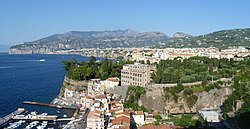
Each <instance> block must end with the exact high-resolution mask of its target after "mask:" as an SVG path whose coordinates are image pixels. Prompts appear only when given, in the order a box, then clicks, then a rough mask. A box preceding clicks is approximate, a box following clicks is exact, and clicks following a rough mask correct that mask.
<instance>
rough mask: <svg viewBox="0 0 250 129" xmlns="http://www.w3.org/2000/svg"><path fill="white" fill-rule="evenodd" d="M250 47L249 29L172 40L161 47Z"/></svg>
mask: <svg viewBox="0 0 250 129" xmlns="http://www.w3.org/2000/svg"><path fill="white" fill-rule="evenodd" d="M229 46H250V28H248V29H233V30H222V31H217V32H213V33H209V34H205V35H200V36H194V37H190V36H189V37H187V36H186V37H179V38H172V39H171V40H170V41H168V42H167V43H166V44H165V46H162V47H181V48H184V47H218V48H227V47H229Z"/></svg>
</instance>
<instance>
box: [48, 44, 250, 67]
mask: <svg viewBox="0 0 250 129" xmlns="http://www.w3.org/2000/svg"><path fill="white" fill-rule="evenodd" d="M49 54H80V55H83V56H95V57H104V58H118V57H122V58H124V59H128V60H136V61H144V62H145V63H146V62H147V61H149V62H150V63H155V62H156V63H157V62H159V61H160V60H166V59H170V60H173V59H174V58H178V57H180V58H183V59H187V58H190V57H193V56H203V57H208V58H216V59H222V58H227V59H230V58H237V57H239V59H240V57H246V56H249V54H250V49H249V48H248V47H244V46H239V47H229V48H227V49H220V48H215V47H209V48H165V49H153V48H105V49H98V48H89V49H81V50H60V51H55V52H53V53H49Z"/></svg>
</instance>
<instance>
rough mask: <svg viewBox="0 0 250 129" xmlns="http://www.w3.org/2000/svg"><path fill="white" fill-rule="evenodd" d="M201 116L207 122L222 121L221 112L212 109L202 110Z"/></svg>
mask: <svg viewBox="0 0 250 129" xmlns="http://www.w3.org/2000/svg"><path fill="white" fill-rule="evenodd" d="M199 113H200V114H201V117H202V118H203V119H204V120H205V121H207V122H220V119H219V116H220V115H219V113H218V112H216V111H212V110H201V111H199Z"/></svg>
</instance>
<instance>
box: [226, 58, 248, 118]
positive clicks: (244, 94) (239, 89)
mask: <svg viewBox="0 0 250 129" xmlns="http://www.w3.org/2000/svg"><path fill="white" fill-rule="evenodd" d="M233 88H234V89H235V90H234V91H233V93H232V95H231V96H229V97H228V99H227V100H226V101H225V103H224V104H223V111H224V115H225V116H226V117H229V116H228V113H230V112H233V111H235V109H236V104H237V102H238V101H243V102H244V104H243V105H242V107H241V109H240V110H239V111H238V113H239V114H243V113H247V112H250V59H246V60H244V61H241V62H238V63H237V70H236V73H235V77H234V84H233Z"/></svg>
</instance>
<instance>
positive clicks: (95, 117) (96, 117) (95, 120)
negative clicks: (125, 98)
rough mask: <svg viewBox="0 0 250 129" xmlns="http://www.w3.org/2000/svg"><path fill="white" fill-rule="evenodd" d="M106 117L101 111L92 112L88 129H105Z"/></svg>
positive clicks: (89, 116) (88, 118)
mask: <svg viewBox="0 0 250 129" xmlns="http://www.w3.org/2000/svg"><path fill="white" fill-rule="evenodd" d="M104 122H105V121H104V116H103V114H102V113H101V112H100V111H90V112H89V114H88V117H87V129H104Z"/></svg>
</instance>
